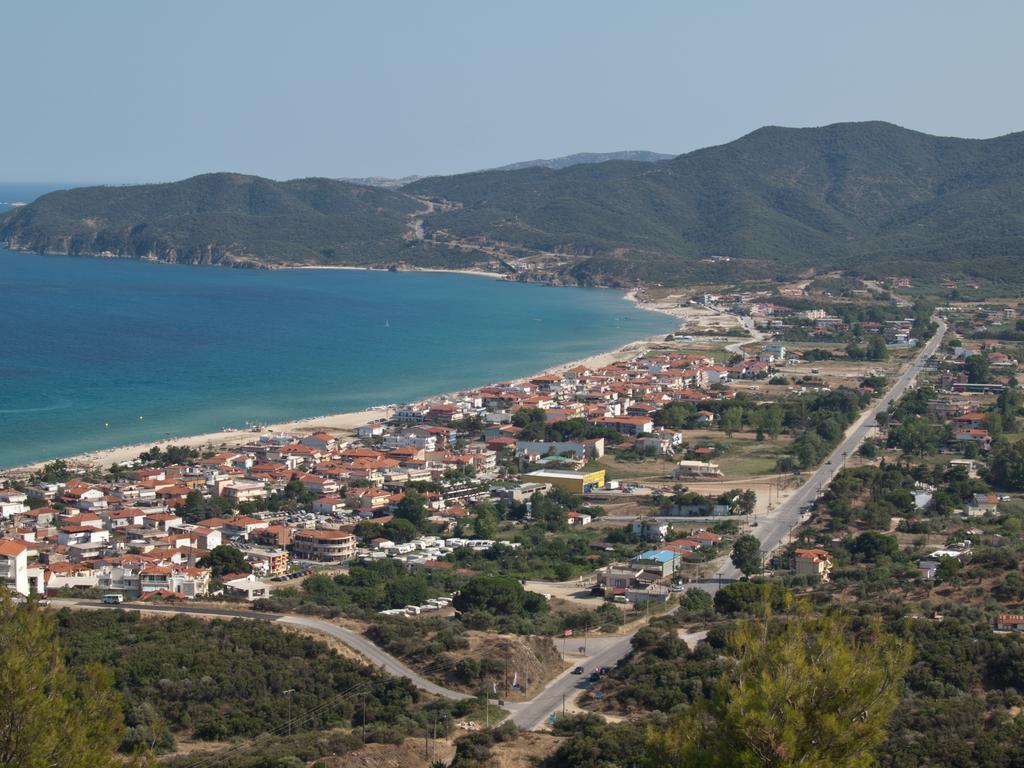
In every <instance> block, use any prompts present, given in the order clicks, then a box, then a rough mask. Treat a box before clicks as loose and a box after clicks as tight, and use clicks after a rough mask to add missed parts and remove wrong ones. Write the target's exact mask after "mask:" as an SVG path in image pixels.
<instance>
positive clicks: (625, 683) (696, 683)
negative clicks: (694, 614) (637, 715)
mask: <svg viewBox="0 0 1024 768" xmlns="http://www.w3.org/2000/svg"><path fill="white" fill-rule="evenodd" d="M679 627H680V625H679V623H678V622H677V621H676V620H675V619H673V618H671V617H665V618H661V619H656V620H654V621H652V622H651V624H650V625H649V626H647V627H645V628H643V629H641V630H640V631H639V632H637V633H636V635H634V636H633V640H632V645H633V651H632V653H630V655H629V656H627V657H626V658H625V659H623V660H622V661H621V662H619V665H618V666H617V667H616V668H615V669H613V670H612V671H611V672H609V673H608V675H607V676H606V677H605V678H604V679H603V680H602V681H601V683H600V685H599V687H598V688H597V689H596V690H597V691H601V692H602V693H603V698H602V699H601V700H600V702H601V707H602V709H603V710H604V711H618V712H631V711H634V710H637V709H640V710H648V711H650V710H655V711H658V712H669V711H671V710H672V709H674V708H675V707H677V706H679V705H682V704H692V703H693V702H694V701H696V700H697V699H699V698H702V697H706V696H710V695H711V692H712V689H713V687H714V684H715V683H716V682H717V680H718V679H719V677H720V676H721V674H722V671H723V669H724V666H723V663H722V662H721V660H720V659H719V656H718V653H717V652H716V651H715V650H714V649H712V648H711V647H710V646H709V645H706V644H702V645H700V646H698V647H697V649H696V650H694V651H691V650H690V649H689V648H688V647H687V645H686V643H685V642H684V641H683V640H682V639H681V638H680V637H679ZM595 703H597V702H596V700H594V701H593V702H591V704H595Z"/></svg>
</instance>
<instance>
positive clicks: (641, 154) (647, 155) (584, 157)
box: [339, 149, 675, 189]
mask: <svg viewBox="0 0 1024 768" xmlns="http://www.w3.org/2000/svg"><path fill="white" fill-rule="evenodd" d="M673 157H675V155H665V154H662V153H661V152H648V151H646V150H639V149H628V150H626V151H624V152H578V153H576V154H575V155H566V156H565V157H552V158H550V159H548V160H526V161H524V162H521V163H510V164H509V165H502V166H499V167H497V168H491V169H490V170H492V171H520V170H522V169H523V168H554V169H558V168H568V167H569V166H570V165H581V164H583V163H605V162H608V161H609V160H635V161H637V162H640V163H656V162H658V161H659V160H670V159H672V158H673ZM425 178H427V177H426V176H415V175H414V176H403V177H401V178H399V179H395V178H390V177H388V176H361V177H346V178H343V179H339V181H348V182H351V183H352V184H365V185H367V186H370V187H384V188H385V189H397V188H398V187H404V186H405V185H406V184H412V183H413V182H414V181H419V180H420V179H425Z"/></svg>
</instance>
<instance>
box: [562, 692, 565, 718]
mask: <svg viewBox="0 0 1024 768" xmlns="http://www.w3.org/2000/svg"><path fill="white" fill-rule="evenodd" d="M562 717H565V694H564V693H563V694H562Z"/></svg>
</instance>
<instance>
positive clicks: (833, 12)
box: [0, 0, 1024, 182]
mask: <svg viewBox="0 0 1024 768" xmlns="http://www.w3.org/2000/svg"><path fill="white" fill-rule="evenodd" d="M1021 29H1024V3H1020V2H979V1H977V0H976V1H975V2H971V3H964V2H955V3H954V2H941V1H939V0H928V1H927V2H910V1H909V0H900V1H899V2H894V1H893V0H886V1H885V2H873V1H866V0H858V1H857V2H849V3H838V2H821V1H820V0H815V1H814V2H784V1H783V0H777V1H772V2H769V1H767V0H759V1H757V2H725V1H719V0H716V1H715V2H682V1H681V0H679V1H676V2H623V1H622V0H619V1H618V2H600V1H598V0H586V1H585V2H567V1H564V0H544V1H543V2H532V1H528V0H509V2H505V3H498V2H489V1H485V0H472V1H467V2H423V1H422V0H420V1H419V2H387V1H385V0H372V2H371V1H369V0H368V1H367V2H363V3H355V2H340V1H339V2H302V1H301V0H294V1H289V2H283V1H282V2H274V3H270V2H259V1H258V0H245V2H225V1H223V0H219V1H217V2H213V1H211V0H203V1H202V2H190V1H187V0H174V1H173V2H142V1H140V0H131V1H125V2H81V1H80V0H74V1H73V2H72V1H71V0H68V1H67V2H46V0H26V1H24V2H13V1H12V2H6V3H4V4H3V5H0V72H2V76H3V91H2V102H0V103H2V104H3V109H2V112H0V152H2V154H0V180H6V181H71V180H73V181H113V182H118V181H142V180H170V179H177V178H183V177H186V176H190V175H192V174H195V173H201V172H206V171H215V170H232V171H242V172H248V173H258V174H262V175H265V176H271V177H274V178H291V177H296V176H312V175H322V176H364V175H389V176H397V175H405V174H412V173H418V174H428V173H451V172H457V171H463V170H473V169H477V168H485V167H492V166H496V165H501V164H504V163H508V162H513V161H518V160H527V159H532V158H536V157H551V156H557V155H563V154H569V153H572V152H580V151H610V150H619V149H651V150H657V151H661V152H672V153H680V152H685V151H688V150H691V149H695V148H698V147H701V146H706V145H709V144H718V143H722V142H725V141H729V140H731V139H734V138H736V137H738V136H741V135H743V134H744V133H747V132H749V131H751V130H753V129H755V128H757V127H758V126H761V125H764V124H775V125H793V126H806V125H822V124H825V123H830V122H836V121H844V120H875V119H877V120H888V121H891V122H895V123H899V124H901V125H904V126H907V127H910V128H915V129H918V130H922V131H927V132H930V133H939V134H945V135H957V136H971V137H987V136H994V135H998V134H1003V133H1008V132H1011V131H1017V130H1022V129H1024V99H1022V98H1021V74H1022V73H1024V46H1022V45H1021V44H1020V32H1021Z"/></svg>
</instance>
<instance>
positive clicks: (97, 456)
mask: <svg viewBox="0 0 1024 768" xmlns="http://www.w3.org/2000/svg"><path fill="white" fill-rule="evenodd" d="M301 268H302V269H306V267H301ZM309 269H361V267H309ZM422 271H451V272H455V271H458V272H459V273H460V274H475V275H478V276H481V277H492V278H497V277H498V276H497V275H495V274H494V273H490V272H471V271H468V270H466V271H464V270H422ZM626 298H627V299H629V300H630V301H633V302H634V303H636V304H637V306H638V307H640V308H642V309H645V310H650V311H654V312H661V313H664V314H667V315H671V316H672V317H674V318H676V319H677V320H679V324H680V326H683V325H685V324H689V323H692V324H697V325H703V324H706V323H710V322H717V323H720V322H721V320H722V317H721V316H720V315H717V314H716V313H714V312H711V311H710V310H707V309H704V308H702V307H697V306H693V305H688V304H681V303H680V298H679V297H676V296H670V297H667V298H664V299H660V300H658V301H654V302H644V301H641V300H640V299H639V297H638V296H637V292H636V291H630V292H628V293H627V294H626ZM663 341H664V337H663V336H652V337H647V338H642V339H637V340H635V341H631V342H628V343H627V344H624V345H622V346H621V347H617V348H616V349H613V350H609V351H607V352H601V353H598V354H595V355H590V356H589V357H584V358H581V359H578V360H571V361H568V362H565V363H560V364H558V365H555V366H552V367H550V368H546V369H544V370H543V371H537V372H535V373H532V374H530V375H528V376H523V377H521V378H519V379H516V380H515V381H525V380H528V379H530V378H533V377H534V376H539V375H542V374H551V373H558V372H561V371H565V370H568V369H569V368H575V367H577V366H581V365H582V366H585V367H587V368H601V367H604V366H606V365H610V364H611V363H614V362H616V361H619V360H625V359H628V358H632V357H635V356H637V355H640V354H643V353H644V352H645V351H646V350H648V349H650V348H651V347H652V346H653V345H654V344H657V343H661V342H663ZM489 383H493V382H481V383H480V384H479V385H477V386H486V385H487V384H489ZM461 391H465V390H461ZM458 394H459V392H449V393H442V394H438V395H435V397H437V398H441V397H454V396H456V395H458ZM389 415H390V411H389V409H388V408H387V407H383V406H382V407H377V408H370V409H366V410H362V411H352V412H348V413H337V414H332V415H328V416H315V417H311V418H306V419H297V420H295V421H287V422H282V423H280V424H271V425H268V426H265V427H264V428H263V429H262V431H261V432H254V431H249V430H241V429H239V430H226V431H220V432H209V433H206V434H201V435H192V436H188V437H173V438H170V439H169V440H155V441H152V442H146V443H136V444H133V445H122V446H118V447H115V448H107V449H103V450H97V451H90V452H88V453H84V454H79V455H76V456H70V457H65V461H67V462H68V464H69V465H71V466H72V467H78V468H90V469H91V468H106V467H109V466H110V465H111V464H118V463H125V462H128V461H132V460H134V459H135V458H137V457H138V455H139V454H140V453H142V452H143V451H145V450H148V449H149V448H151V447H153V446H157V447H160V448H166V447H167V446H169V445H184V446H188V447H190V448H197V449H203V450H223V449H231V448H233V447H236V446H239V445H242V444H244V443H247V442H250V441H251V440H253V439H254V438H256V437H258V435H259V434H271V433H277V434H280V433H284V434H292V435H298V436H301V435H307V434H310V433H312V432H317V431H319V430H326V431H328V432H331V433H332V434H335V435H338V436H344V435H351V434H352V433H353V432H354V431H355V429H356V427H358V426H360V425H362V424H366V423H367V422H370V421H375V420H378V419H385V418H387V417H388V416H389ZM43 464H44V462H36V463H33V464H27V465H23V466H20V467H15V468H12V469H8V470H5V472H4V474H7V475H11V476H24V475H27V474H30V473H32V472H34V471H36V470H38V469H40V468H41V467H42V466H43Z"/></svg>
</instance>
